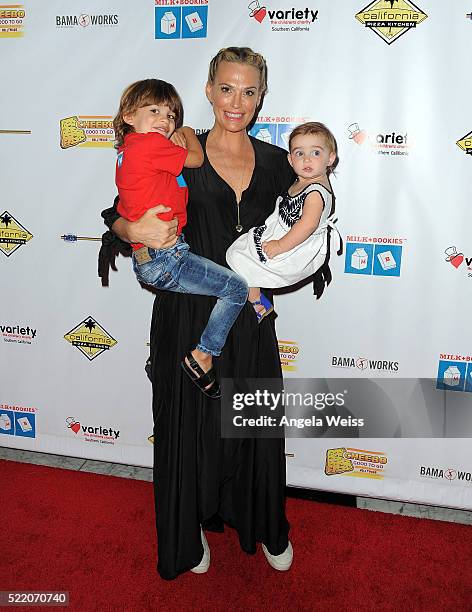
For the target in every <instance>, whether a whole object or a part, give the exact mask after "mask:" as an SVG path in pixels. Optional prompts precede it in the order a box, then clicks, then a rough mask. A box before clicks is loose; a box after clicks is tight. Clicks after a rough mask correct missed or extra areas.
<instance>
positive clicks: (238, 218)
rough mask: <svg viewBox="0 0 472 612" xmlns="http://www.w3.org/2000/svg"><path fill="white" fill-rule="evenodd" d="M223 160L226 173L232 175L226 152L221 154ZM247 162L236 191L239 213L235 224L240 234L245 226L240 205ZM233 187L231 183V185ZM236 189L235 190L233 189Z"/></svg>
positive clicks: (237, 211)
mask: <svg viewBox="0 0 472 612" xmlns="http://www.w3.org/2000/svg"><path fill="white" fill-rule="evenodd" d="M221 160H222V162H223V165H224V167H225V170H226V175H227V176H228V177H230V176H231V173H230V172H229V170H228V165H227V164H226V160H225V157H224V154H223V155H222V156H221ZM246 166H247V164H246V162H244V165H243V170H242V172H241V178H240V180H239V190H237V193H236V214H237V224H236V226H235V230H236V231H237V232H238V234H240V233H241V232H242V231H243V229H244V228H243V226H242V225H241V217H240V213H239V205H240V204H241V198H242V196H243V182H244V175H245V174H246ZM229 186H230V187H231V185H229ZM233 191H234V190H233ZM238 195H239V200H238Z"/></svg>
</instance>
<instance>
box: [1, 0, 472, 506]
mask: <svg viewBox="0 0 472 612" xmlns="http://www.w3.org/2000/svg"><path fill="white" fill-rule="evenodd" d="M420 2H421V4H420V5H414V4H412V3H411V2H409V1H408V2H407V1H406V0H394V1H393V2H390V1H384V0H381V1H380V2H378V1H375V2H372V3H370V4H368V5H367V6H365V5H364V4H363V3H362V2H361V1H358V0H344V1H343V2H342V3H334V2H330V1H329V0H314V2H313V4H304V3H303V2H302V3H301V4H294V3H287V2H284V1H283V0H273V1H272V0H268V3H267V4H265V5H264V4H263V3H262V2H260V4H258V3H257V2H251V4H250V6H249V7H248V4H249V1H248V0H233V1H232V2H231V3H229V2H223V0H209V1H207V0H181V1H178V0H166V1H164V0H155V2H153V1H152V0H139V1H135V2H132V3H131V2H126V1H125V0H114V1H111V0H102V1H101V2H97V1H93V2H92V0H84V1H83V2H82V3H81V4H80V8H79V7H78V5H77V3H76V2H73V1H72V0H68V1H67V0H62V1H56V2H54V1H52V0H51V1H49V2H47V3H43V2H39V0H36V1H31V2H27V3H25V4H22V5H15V6H14V7H12V5H8V6H7V5H1V6H0V53H1V58H2V75H1V98H0V105H1V107H0V108H1V114H0V154H1V163H0V168H1V172H2V174H1V177H2V179H1V180H2V195H1V205H0V208H1V210H0V251H1V252H0V271H1V272H0V274H1V296H2V299H1V306H0V336H1V337H0V367H1V374H0V376H1V379H0V445H3V446H8V447H14V448H24V449H33V450H39V451H48V452H53V453H59V454H67V455H74V456H80V457H88V458H92V459H101V460H105V461H117V462H125V463H131V464H137V465H145V466H149V465H151V462H152V446H151V444H150V442H149V441H148V440H147V437H148V436H149V435H150V434H151V431H152V422H151V408H150V406H151V389H150V384H149V383H148V381H147V379H146V377H145V374H144V371H143V365H144V362H145V360H146V357H147V355H148V346H147V342H148V333H149V324H150V316H151V308H152V296H151V295H150V294H148V293H147V292H145V291H143V290H141V289H140V287H139V285H137V283H136V281H135V279H134V276H133V274H132V271H131V266H130V263H129V261H127V260H123V259H120V260H119V261H118V265H119V273H117V274H114V273H113V274H112V276H111V281H110V287H109V288H102V287H101V285H100V282H99V279H98V278H97V275H96V267H97V252H98V247H99V243H98V242H96V241H94V240H80V239H79V240H75V241H73V240H74V238H72V241H71V240H70V237H69V239H67V237H68V235H72V236H73V237H79V238H96V237H98V236H100V235H101V233H102V231H103V226H102V223H101V219H100V211H101V209H102V208H104V207H105V206H107V205H109V204H111V202H112V201H113V198H114V196H115V191H116V190H115V186H114V163H115V153H114V150H113V148H112V145H113V141H112V139H113V133H112V131H111V130H110V128H109V121H110V120H111V117H112V116H113V114H114V113H115V111H116V109H117V106H118V101H119V97H120V94H121V92H122V90H123V89H124V87H125V86H126V85H128V84H129V83H130V82H132V81H135V80H137V79H141V78H147V77H159V78H162V79H164V80H167V81H170V82H172V83H173V84H174V85H175V86H176V88H177V90H178V91H179V93H180V94H181V96H182V99H183V101H184V107H185V122H186V123H187V124H188V125H191V126H193V127H194V128H195V129H196V130H206V129H208V128H209V127H211V124H212V114H211V109H210V107H209V105H208V102H207V101H206V99H205V97H204V93H203V90H204V85H205V81H206V75H207V67H208V62H209V60H210V58H211V57H212V56H213V55H214V54H215V53H216V52H217V51H218V50H219V49H220V48H221V47H224V46H229V45H235V46H246V45H247V46H251V47H253V48H254V49H255V50H257V51H259V52H261V53H262V54H263V55H264V56H265V57H266V59H267V61H268V65H269V94H268V95H267V97H266V100H265V103H264V107H263V109H262V112H261V115H260V117H259V120H258V123H257V124H256V126H255V128H254V130H253V134H254V135H257V137H259V138H265V139H270V141H271V142H273V143H275V144H279V145H281V146H285V137H284V134H285V133H286V132H288V131H290V129H292V127H293V126H294V125H296V124H298V123H301V122H303V121H305V120H317V121H323V122H325V123H326V124H327V125H328V126H329V127H330V129H331V130H332V131H333V133H334V134H335V136H336V137H337V140H338V144H339V153H340V164H339V168H338V173H337V177H336V178H335V179H334V182H333V186H334V190H335V193H336V196H337V212H338V213H339V218H340V221H339V226H340V230H341V233H342V235H343V238H344V240H345V243H346V253H345V255H344V256H343V257H342V258H338V259H337V261H336V260H335V259H336V258H335V257H333V259H332V269H333V273H334V281H333V283H332V285H331V286H330V287H329V288H328V290H327V291H326V292H325V295H324V296H323V298H322V299H321V300H320V301H319V302H315V301H314V299H313V296H312V294H311V290H310V288H309V287H305V288H304V289H301V290H299V291H297V292H293V293H290V294H287V295H283V296H278V297H277V299H276V308H277V311H278V313H279V317H278V319H277V329H278V336H279V339H280V345H281V359H282V364H283V366H284V371H285V375H286V376H287V377H294V376H297V377H298V376H300V377H306V378H308V377H326V378H330V377H343V376H346V377H353V376H358V377H364V378H366V379H367V378H372V379H377V378H389V379H390V378H398V379H400V378H410V379H419V378H429V379H434V382H435V384H434V387H435V389H434V390H433V391H431V393H435V392H436V393H441V394H442V396H443V397H444V406H445V416H444V418H445V419H446V416H452V415H454V418H455V420H454V423H455V425H454V426H453V427H452V429H449V430H448V428H447V427H446V428H445V429H443V432H442V435H443V434H444V433H445V434H446V435H447V434H448V435H450V436H452V437H451V438H449V439H447V438H445V437H444V438H435V439H417V438H410V439H359V440H355V439H352V438H351V439H348V440H339V439H331V440H328V439H303V440H300V439H290V440H288V441H287V453H288V457H287V462H288V482H289V484H292V485H296V486H303V487H313V488H318V489H327V490H333V491H341V492H343V491H344V492H350V493H356V494H360V495H371V496H374V497H386V498H392V499H403V500H412V501H418V502H427V503H435V504H438V505H445V506H451V507H461V508H472V481H471V478H472V477H471V471H472V470H471V463H470V452H469V449H470V445H469V440H468V439H466V436H469V435H470V434H471V431H472V423H471V416H470V415H471V414H472V412H471V410H470V408H471V401H470V400H471V395H470V392H471V391H472V376H471V374H472V364H471V360H472V357H471V353H472V350H471V347H470V333H469V330H468V320H467V310H466V304H467V303H468V302H469V299H470V284H471V283H472V280H471V278H470V277H471V276H472V260H471V258H472V248H471V249H470V250H469V251H467V249H468V243H469V240H468V239H469V236H470V232H469V228H470V223H471V212H470V203H469V201H468V200H469V189H468V187H469V186H468V178H469V176H470V164H471V159H470V153H471V152H472V141H470V140H469V133H470V132H471V130H472V120H471V118H470V108H469V107H470V104H469V100H470V95H471V85H470V79H469V78H468V77H469V58H470V51H471V42H470V40H471V38H470V33H471V28H472V19H471V18H470V14H468V12H469V11H470V9H471V7H470V5H469V4H470V3H469V2H467V1H465V0H464V1H462V0H456V1H455V2H454V3H450V4H451V6H449V4H447V5H445V4H444V3H439V2H437V1H434V0H420ZM452 5H453V6H452ZM356 15H357V17H356ZM163 30H164V31H163ZM166 32H167V33H166ZM61 145H62V146H61ZM61 236H62V238H61ZM64 237H65V239H64ZM379 255H380V256H381V257H378V256H379ZM295 311H296V312H297V313H302V315H299V314H297V316H293V313H294V312H295ZM90 336H91V337H92V339H93V342H92V344H93V346H92V347H90V346H83V345H80V342H85V345H87V344H90V342H89V340H90ZM72 342H75V344H72ZM77 342H79V345H77ZM161 350H162V351H165V350H166V347H161ZM379 362H380V364H379ZM125 373H126V374H125ZM117 374H118V375H117ZM436 379H437V381H438V382H437V383H436ZM444 381H445V382H444ZM445 383H446V384H445ZM379 384H380V383H379ZM436 386H437V387H438V389H436ZM425 397H426V399H425V398H424V397H423V400H424V401H423V400H422V401H423V404H421V402H419V404H418V409H421V410H424V409H425V408H426V412H425V414H426V413H427V408H428V406H427V395H426V396H425ZM420 404H421V405H420ZM425 418H427V415H426V416H425ZM336 449H338V450H337V452H336ZM327 451H331V453H328V454H327ZM327 457H328V458H331V460H332V462H334V463H332V466H333V465H334V468H333V469H331V472H333V473H329V472H330V469H328V464H327ZM343 462H344V463H343ZM346 462H347V463H346ZM346 466H347V467H346ZM326 471H328V474H326Z"/></svg>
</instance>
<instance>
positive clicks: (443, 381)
mask: <svg viewBox="0 0 472 612" xmlns="http://www.w3.org/2000/svg"><path fill="white" fill-rule="evenodd" d="M436 389H442V390H443V391H467V392H468V393H472V356H471V355H448V354H445V353H441V355H440V356H439V365H438V376H437V379H436Z"/></svg>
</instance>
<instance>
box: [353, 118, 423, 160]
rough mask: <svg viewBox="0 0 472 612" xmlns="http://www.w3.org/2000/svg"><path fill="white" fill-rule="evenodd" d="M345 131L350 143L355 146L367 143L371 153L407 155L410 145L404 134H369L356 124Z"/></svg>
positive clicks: (406, 135)
mask: <svg viewBox="0 0 472 612" xmlns="http://www.w3.org/2000/svg"><path fill="white" fill-rule="evenodd" d="M347 129H348V134H349V139H350V140H352V142H355V143H356V144H357V145H363V144H364V143H368V144H369V145H370V147H371V150H372V152H373V153H376V154H378V155H392V156H399V155H400V156H402V155H409V150H410V146H411V145H410V143H409V142H408V134H407V133H406V132H405V133H404V134H401V133H399V132H389V133H378V134H371V133H369V132H368V131H367V130H363V129H361V128H360V127H359V124H358V123H351V125H349V126H348V128H347Z"/></svg>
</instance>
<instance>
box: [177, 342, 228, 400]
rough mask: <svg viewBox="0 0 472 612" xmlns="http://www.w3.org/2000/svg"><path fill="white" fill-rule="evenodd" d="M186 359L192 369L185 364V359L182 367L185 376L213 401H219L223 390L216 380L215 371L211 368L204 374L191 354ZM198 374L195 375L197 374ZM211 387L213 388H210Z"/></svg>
mask: <svg viewBox="0 0 472 612" xmlns="http://www.w3.org/2000/svg"><path fill="white" fill-rule="evenodd" d="M185 357H186V359H188V362H189V364H190V367H189V366H188V365H187V363H186V362H185V359H184V360H183V361H182V362H181V366H182V369H183V371H184V372H185V374H187V376H188V377H189V378H190V380H191V381H192V382H193V383H194V384H195V385H196V386H197V387H198V388H199V389H200V391H201V392H202V393H204V394H205V395H206V396H208V397H211V398H212V399H218V398H220V397H221V389H220V385H219V383H218V381H217V380H216V374H215V369H214V368H211V369H210V370H208V372H204V371H203V370H202V368H201V367H200V366H199V365H198V363H197V362H196V361H195V359H194V358H193V356H192V354H191V353H188V354H187V355H185ZM193 370H195V372H196V373H197V374H195V372H194V371H193ZM209 385H211V386H209Z"/></svg>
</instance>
